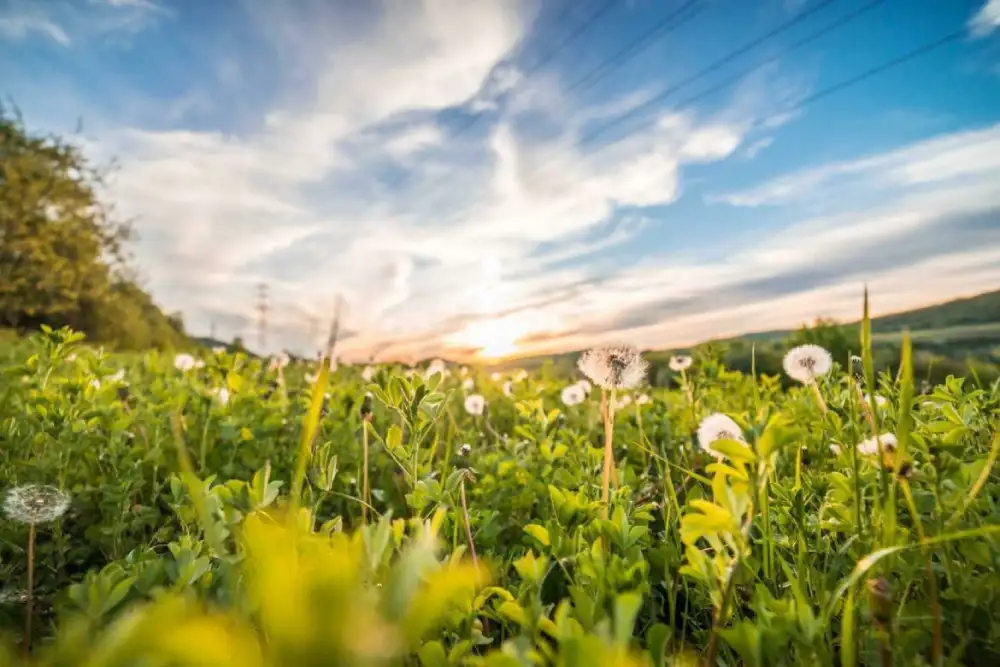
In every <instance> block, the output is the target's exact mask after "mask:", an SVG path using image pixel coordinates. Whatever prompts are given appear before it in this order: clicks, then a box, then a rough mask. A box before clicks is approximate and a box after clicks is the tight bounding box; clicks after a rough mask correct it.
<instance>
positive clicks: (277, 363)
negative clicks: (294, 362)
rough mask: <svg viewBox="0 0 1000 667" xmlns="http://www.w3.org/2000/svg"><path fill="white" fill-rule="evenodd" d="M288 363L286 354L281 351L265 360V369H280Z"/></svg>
mask: <svg viewBox="0 0 1000 667" xmlns="http://www.w3.org/2000/svg"><path fill="white" fill-rule="evenodd" d="M287 365H288V355H287V354H285V353H284V352H281V353H279V354H277V355H275V356H273V357H271V358H270V359H269V360H268V362H267V370H269V371H280V370H281V369H283V368H284V367H285V366H287Z"/></svg>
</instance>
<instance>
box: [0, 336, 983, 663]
mask: <svg viewBox="0 0 1000 667" xmlns="http://www.w3.org/2000/svg"><path fill="white" fill-rule="evenodd" d="M81 338H82V336H80V335H79V334H75V333H73V332H71V331H69V330H67V329H55V330H53V329H49V328H46V329H45V330H44V331H42V332H41V333H39V334H37V335H34V336H31V337H29V338H26V339H23V340H19V341H15V342H8V343H6V344H5V347H4V348H3V349H4V352H3V353H0V360H2V363H3V368H2V379H0V478H2V480H3V486H4V488H3V489H2V493H3V495H4V517H3V518H2V520H0V579H2V582H3V583H2V590H0V629H2V633H3V643H4V645H5V646H6V652H5V653H4V654H3V657H0V664H11V665H15V664H38V665H52V666H57V665H89V666H93V667H104V666H111V665H234V666H235V665H240V666H256V665H260V666H264V665H268V666H272V665H331V666H333V665H351V666H366V665H372V666H375V665H419V666H422V667H444V666H458V665H470V666H471V665H483V666H488V667H508V666H509V667H515V666H531V665H559V666H566V667H569V666H571V665H579V666H582V667H590V666H593V667H599V666H600V667H605V666H608V665H621V666H626V665H627V666H633V665H634V666H657V667H660V666H664V665H703V664H710V665H824V666H825V665H844V666H851V665H883V666H884V665H892V664H897V665H996V664H1000V623H998V622H996V621H995V620H994V619H995V618H997V617H998V612H1000V486H998V485H997V476H996V472H995V470H994V464H995V461H996V457H997V454H998V450H1000V436H998V435H997V418H998V415H1000V381H998V382H993V383H992V384H985V383H983V382H982V381H981V380H977V379H976V378H963V377H954V376H951V377H948V378H947V379H946V380H945V381H944V382H943V383H941V384H938V385H936V386H930V387H924V388H923V389H921V388H920V387H919V386H918V385H919V384H920V383H919V382H914V377H913V364H912V356H913V349H912V344H911V341H910V340H909V337H908V336H906V335H904V336H902V338H901V356H900V359H899V360H898V363H897V364H896V365H895V368H894V369H893V370H892V371H890V372H880V373H876V367H875V364H874V363H873V360H872V354H871V338H872V335H871V330H870V324H869V320H868V319H867V318H866V319H864V320H863V325H862V327H861V335H860V340H859V341H858V342H857V345H856V347H857V354H858V356H857V357H856V358H851V359H846V358H845V359H836V358H831V357H830V355H829V354H828V353H827V352H826V351H825V350H823V349H822V348H819V347H816V346H809V345H806V346H799V347H797V348H794V349H791V350H787V355H786V357H785V359H784V362H785V364H784V366H785V371H786V373H787V375H788V376H789V377H788V378H782V377H780V376H778V375H761V374H757V373H744V372H739V371H735V370H731V369H728V368H727V367H726V366H725V365H724V363H723V360H722V358H721V357H720V356H718V355H714V354H713V353H712V349H711V348H705V349H702V350H699V351H698V352H696V353H695V354H694V356H693V358H691V357H685V356H682V355H677V356H675V357H673V358H672V359H670V361H669V368H670V375H669V377H668V378H667V379H666V381H665V383H664V386H650V385H648V384H647V382H646V381H647V378H648V375H647V372H646V370H647V369H646V361H645V360H644V359H643V358H642V355H640V354H639V353H638V352H637V351H635V350H634V349H632V348H629V347H628V346H623V347H620V348H612V349H598V350H595V351H593V352H592V353H589V354H586V355H584V357H582V358H581V360H580V363H579V368H578V369H575V370H574V372H573V373H572V375H567V374H565V373H561V372H556V370H554V369H553V368H552V367H550V366H549V367H543V368H541V369H539V370H536V371H533V372H532V373H530V374H529V373H526V372H518V371H515V370H512V369H511V370H509V371H503V372H502V373H501V372H492V373H491V372H488V371H487V370H484V369H482V368H477V367H475V366H469V367H464V366H458V365H454V364H444V363H440V362H432V363H431V364H421V365H420V366H418V367H413V368H410V367H406V366H402V365H399V364H384V365H379V366H347V365H339V366H337V365H336V364H331V363H329V362H328V361H326V360H324V361H322V362H313V363H305V362H291V363H289V362H288V360H287V359H282V358H273V359H258V358H254V357H250V356H247V355H245V354H243V353H229V352H225V351H221V350H220V351H207V350H206V351H203V352H201V353H197V354H194V355H188V354H178V355H175V354H173V353H164V352H148V353H115V354H109V353H105V352H104V351H103V350H102V349H101V348H98V347H95V346H91V345H88V344H86V343H85V342H84V341H82V340H81ZM789 380H791V381H792V383H793V386H792V387H791V388H787V387H786V385H787V382H788V381H789Z"/></svg>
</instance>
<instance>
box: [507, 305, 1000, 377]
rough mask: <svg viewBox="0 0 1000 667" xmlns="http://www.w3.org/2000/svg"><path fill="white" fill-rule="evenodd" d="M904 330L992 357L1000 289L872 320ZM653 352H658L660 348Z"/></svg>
mask: <svg viewBox="0 0 1000 667" xmlns="http://www.w3.org/2000/svg"><path fill="white" fill-rule="evenodd" d="M860 324H861V321H860V320H856V321H854V322H847V323H845V324H844V326H847V327H858V326H860ZM904 329H909V330H910V332H911V333H912V334H913V341H914V344H915V345H916V346H917V347H923V348H925V349H928V350H931V351H934V352H936V353H939V354H945V355H947V356H952V357H955V358H964V357H965V356H967V355H969V354H972V355H988V354H989V353H990V351H991V350H993V349H995V348H996V347H997V346H1000V290H996V291H992V292H986V293H984V294H978V295H976V296H971V297H963V298H961V299H953V300H951V301H945V302H943V303H939V304H935V305H932V306H925V307H923V308H917V309H915V310H907V311H902V312H898V313H890V314H888V315H882V316H880V317H875V318H873V319H872V334H873V338H874V342H875V343H876V344H878V343H885V344H889V343H893V342H895V341H896V340H897V339H898V335H894V334H899V333H900V332H902V331H903V330H904ZM793 332H794V330H793V329H776V330H771V331H753V332H748V333H745V334H740V335H739V336H733V337H731V338H726V339H718V342H723V343H733V342H755V343H764V342H770V343H777V342H779V341H782V340H784V339H785V338H787V337H788V336H789V335H791V334H792V333H793ZM579 354H580V352H579V351H574V352H566V353H561V354H553V355H544V356H539V357H525V358H520V359H514V360H510V361H508V362H505V363H502V364H498V365H497V366H496V367H497V368H512V367H521V368H527V369H531V368H535V367H538V366H541V365H542V364H544V363H545V362H546V361H552V362H553V363H554V364H555V365H556V366H558V367H566V366H571V365H572V364H573V363H575V361H576V358H577V357H578V356H579ZM653 355H654V356H659V355H658V354H657V353H656V352H654V353H653Z"/></svg>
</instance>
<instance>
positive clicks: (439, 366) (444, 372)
mask: <svg viewBox="0 0 1000 667" xmlns="http://www.w3.org/2000/svg"><path fill="white" fill-rule="evenodd" d="M435 374H438V375H440V376H441V377H442V379H443V378H445V377H447V376H448V367H447V366H446V365H445V363H444V362H443V361H442V360H440V359H435V360H434V361H432V362H431V363H430V365H429V366H427V371H426V373H425V374H424V376H425V377H427V378H428V379H429V378H431V377H432V376H433V375H435Z"/></svg>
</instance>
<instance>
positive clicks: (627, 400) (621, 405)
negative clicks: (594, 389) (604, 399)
mask: <svg viewBox="0 0 1000 667" xmlns="http://www.w3.org/2000/svg"><path fill="white" fill-rule="evenodd" d="M630 405H632V397H631V396H629V395H628V394H625V395H624V396H622V397H620V398H619V399H618V400H617V401H615V410H624V409H625V408H627V407H628V406H630Z"/></svg>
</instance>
